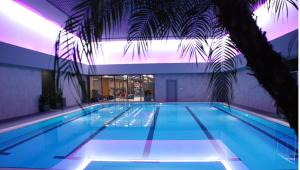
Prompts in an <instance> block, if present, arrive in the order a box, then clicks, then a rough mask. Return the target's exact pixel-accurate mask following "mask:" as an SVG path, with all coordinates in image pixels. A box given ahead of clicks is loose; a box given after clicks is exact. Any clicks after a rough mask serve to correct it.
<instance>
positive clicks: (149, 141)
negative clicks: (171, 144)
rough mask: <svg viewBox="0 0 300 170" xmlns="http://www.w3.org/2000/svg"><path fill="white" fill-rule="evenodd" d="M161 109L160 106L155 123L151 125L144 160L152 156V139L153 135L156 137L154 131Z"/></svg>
mask: <svg viewBox="0 0 300 170" xmlns="http://www.w3.org/2000/svg"><path fill="white" fill-rule="evenodd" d="M159 109H160V107H159V106H158V107H157V108H156V110H155V113H154V117H153V121H152V123H151V127H150V129H149V132H148V136H147V140H146V144H145V147H144V152H143V157H144V158H147V157H149V155H150V151H151V146H152V139H153V135H154V131H155V126H156V121H157V117H158V113H159Z"/></svg>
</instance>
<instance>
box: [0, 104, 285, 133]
mask: <svg viewBox="0 0 300 170" xmlns="http://www.w3.org/2000/svg"><path fill="white" fill-rule="evenodd" d="M126 103H128V104H130V103H152V104H155V103H158V104H161V103H210V102H99V103H93V104H85V105H83V107H82V108H84V109H86V108H90V107H93V106H96V105H101V104H126ZM214 103H220V104H223V105H225V106H228V104H227V103H223V102H214ZM230 107H232V108H234V109H237V110H240V111H243V112H246V113H248V114H252V115H254V116H257V117H260V118H262V119H265V120H268V121H271V122H274V123H278V124H280V125H283V126H286V127H290V126H289V123H288V122H286V121H283V120H280V119H277V118H274V117H270V116H266V115H262V114H259V113H256V112H254V111H250V110H248V109H244V108H241V107H238V106H234V105H230ZM82 108H81V107H80V106H74V107H71V108H68V109H66V110H55V111H51V112H47V113H41V114H45V115H44V116H43V115H39V117H36V118H31V117H27V118H24V119H22V120H15V121H11V122H8V123H4V124H3V125H0V134H1V133H5V132H8V131H11V130H15V129H19V128H22V127H25V126H29V125H32V124H35V123H39V122H42V121H46V120H49V119H52V118H56V117H59V116H63V115H66V114H69V113H72V112H75V111H79V110H81V109H82ZM32 119H33V120H32ZM1 126H3V127H1Z"/></svg>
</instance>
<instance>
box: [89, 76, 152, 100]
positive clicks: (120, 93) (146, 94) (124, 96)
mask: <svg viewBox="0 0 300 170" xmlns="http://www.w3.org/2000/svg"><path fill="white" fill-rule="evenodd" d="M90 99H91V101H92V102H97V101H136V102H138V101H154V76H153V75H115V76H113V75H103V76H90Z"/></svg>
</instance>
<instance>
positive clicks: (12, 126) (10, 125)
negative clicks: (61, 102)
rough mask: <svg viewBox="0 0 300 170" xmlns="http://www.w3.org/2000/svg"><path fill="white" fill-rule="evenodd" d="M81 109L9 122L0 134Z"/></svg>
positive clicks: (75, 107)
mask: <svg viewBox="0 0 300 170" xmlns="http://www.w3.org/2000/svg"><path fill="white" fill-rule="evenodd" d="M100 104H101V103H97V104H88V105H83V107H82V108H83V109H87V108H90V107H93V106H96V105H100ZM82 108H81V107H80V106H74V107H71V108H68V109H66V110H54V111H50V112H46V113H43V112H41V113H40V114H45V115H44V116H43V115H38V117H35V118H30V117H26V118H24V119H21V120H15V121H10V122H8V123H4V124H3V125H1V126H3V127H1V126H0V134H1V133H5V132H8V131H12V130H15V129H19V128H22V127H25V126H29V125H32V124H35V123H39V122H42V121H46V120H49V119H53V118H56V117H59V116H63V115H66V114H69V113H72V112H76V111H79V110H81V109H82ZM32 119H33V120H32Z"/></svg>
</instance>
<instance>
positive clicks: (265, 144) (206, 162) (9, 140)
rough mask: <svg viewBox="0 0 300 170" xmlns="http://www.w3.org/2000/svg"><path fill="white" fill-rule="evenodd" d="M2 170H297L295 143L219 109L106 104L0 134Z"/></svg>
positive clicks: (271, 125) (262, 123)
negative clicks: (19, 169) (5, 169)
mask: <svg viewBox="0 0 300 170" xmlns="http://www.w3.org/2000/svg"><path fill="white" fill-rule="evenodd" d="M0 168H23V169H27V168H28V169H53V170H54V169H60V170H74V169H78V170H79V169H87V170H97V169H101V170H116V169H122V170H129V169H130V170H135V169H139V170H148V169H151V170H158V169H160V170H168V169H172V170H174V169H175V170H194V169H204V170H210V169H213V170H219V169H226V170H243V169H254V170H268V169H298V139H297V137H296V135H295V133H294V131H293V130H292V129H290V128H289V127H287V126H284V125H282V124H279V123H275V122H272V121H269V120H266V119H264V118H261V117H257V116H254V115H252V114H249V113H247V112H243V111H241V110H238V109H235V108H228V107H227V106H226V105H223V104H221V103H200V102H199V103H198V102H178V103H108V104H107V103H106V104H98V105H95V106H91V107H88V108H85V109H84V110H79V111H74V112H71V113H69V114H66V115H63V116H59V117H55V118H52V119H49V120H45V121H41V122H39V123H35V124H31V125H28V126H25V127H22V128H18V129H15V130H11V131H8V132H4V133H0Z"/></svg>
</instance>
